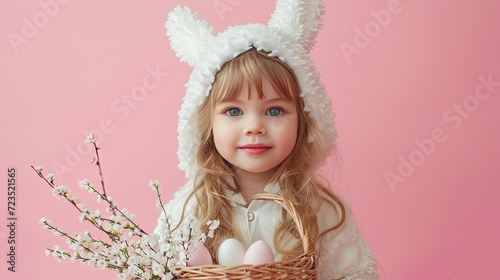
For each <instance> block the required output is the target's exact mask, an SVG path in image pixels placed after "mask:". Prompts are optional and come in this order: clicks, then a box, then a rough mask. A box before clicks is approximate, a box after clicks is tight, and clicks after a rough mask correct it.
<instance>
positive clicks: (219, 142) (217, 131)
mask: <svg viewBox="0 0 500 280" xmlns="http://www.w3.org/2000/svg"><path fill="white" fill-rule="evenodd" d="M212 134H213V137H214V143H215V147H216V148H217V150H218V151H219V153H220V152H221V151H220V149H221V148H222V149H224V148H225V147H227V146H228V145H229V144H230V143H231V141H232V139H233V138H234V137H233V135H232V134H234V132H233V133H231V126H229V124H227V123H225V122H224V121H221V120H219V119H218V118H215V119H214V121H213V125H212Z"/></svg>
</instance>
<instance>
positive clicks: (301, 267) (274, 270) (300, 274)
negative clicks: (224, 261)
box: [178, 194, 317, 280]
mask: <svg viewBox="0 0 500 280" xmlns="http://www.w3.org/2000/svg"><path fill="white" fill-rule="evenodd" d="M253 199H254V200H267V201H274V202H276V203H278V204H279V205H281V206H282V207H283V208H284V209H285V210H286V211H287V212H288V213H289V214H290V216H291V218H292V219H293V221H294V222H295V224H296V225H297V229H298V231H299V234H300V237H301V239H302V245H303V247H304V254H303V255H302V256H300V257H299V258H297V259H294V260H289V261H281V262H273V263H265V264H259V265H247V264H242V265H237V266H220V265H203V266H193V267H184V268H182V269H181V273H180V274H179V277H178V278H179V279H256V280H260V279H262V280H264V279H269V280H270V279H290V280H295V279H317V276H316V255H315V252H314V246H313V244H309V243H310V242H309V238H308V235H307V232H305V228H304V226H303V224H302V221H301V220H300V218H299V217H298V216H297V211H296V210H295V207H294V206H293V205H291V204H290V203H286V202H285V201H284V200H283V198H281V197H279V196H277V195H273V194H259V195H256V196H254V197H253Z"/></svg>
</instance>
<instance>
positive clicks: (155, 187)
mask: <svg viewBox="0 0 500 280" xmlns="http://www.w3.org/2000/svg"><path fill="white" fill-rule="evenodd" d="M149 187H150V188H151V190H153V191H155V190H160V189H161V183H160V182H159V181H158V180H156V179H155V180H151V181H149Z"/></svg>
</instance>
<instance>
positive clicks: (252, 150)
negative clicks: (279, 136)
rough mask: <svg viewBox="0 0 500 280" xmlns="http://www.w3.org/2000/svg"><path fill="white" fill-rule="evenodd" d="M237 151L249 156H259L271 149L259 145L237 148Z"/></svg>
mask: <svg viewBox="0 0 500 280" xmlns="http://www.w3.org/2000/svg"><path fill="white" fill-rule="evenodd" d="M239 149H240V150H242V151H244V152H245V153H248V154H251V155H259V154H263V153H265V152H267V151H269V150H270V149H271V147H269V146H266V145H261V144H249V145H245V146H242V147H239Z"/></svg>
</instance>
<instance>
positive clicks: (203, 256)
mask: <svg viewBox="0 0 500 280" xmlns="http://www.w3.org/2000/svg"><path fill="white" fill-rule="evenodd" d="M210 264H213V261H212V256H210V252H208V249H207V247H205V246H204V245H203V244H201V243H196V251H195V252H194V253H193V255H192V256H191V258H190V259H189V261H188V262H187V266H198V265H210Z"/></svg>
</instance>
